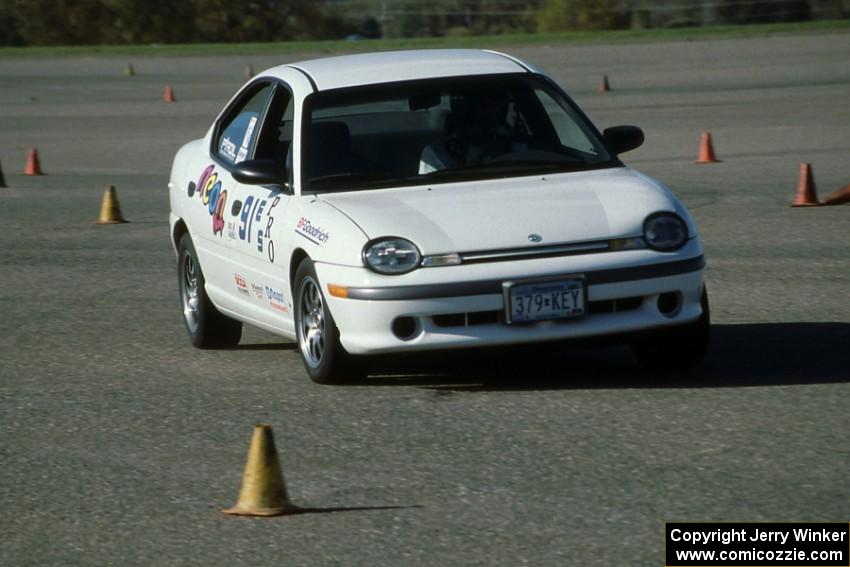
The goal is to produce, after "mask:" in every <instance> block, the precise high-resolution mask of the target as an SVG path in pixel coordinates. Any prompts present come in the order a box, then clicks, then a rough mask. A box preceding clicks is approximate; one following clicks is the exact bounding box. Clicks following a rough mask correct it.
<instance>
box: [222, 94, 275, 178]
mask: <svg viewBox="0 0 850 567" xmlns="http://www.w3.org/2000/svg"><path fill="white" fill-rule="evenodd" d="M271 92H272V86H271V85H263V86H261V87H260V88H259V89H257V90H255V91H253V92H249V93H247V94H246V95H245V97H244V98H243V100H242V101H240V103H239V104H237V105H236V106H235V107H234V109H233V111H231V113H230V114H229V115H228V116H227V117H225V119H224V120H223V122H222V125H221V128H220V130H219V132H220V134H219V137H218V140H217V141H216V144H215V146H214V147H215V152H216V155H217V156H218V157H219V159H221V160H223V161H225V162H226V163H231V164H235V163H239V162H240V161H244V160H245V159H246V158H247V157H248V155H249V154H250V153H251V150H252V149H253V146H254V144H255V142H256V140H257V138H258V136H259V130H260V129H259V124H258V123H259V121H260V118H261V117H262V115H263V111H264V110H265V109H266V104H267V102H268V99H269V96H270V95H271Z"/></svg>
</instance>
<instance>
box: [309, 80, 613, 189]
mask: <svg viewBox="0 0 850 567" xmlns="http://www.w3.org/2000/svg"><path fill="white" fill-rule="evenodd" d="M303 137H304V144H303V145H302V148H304V151H303V162H302V165H303V167H302V171H303V172H304V174H303V180H304V182H305V183H304V188H305V189H306V190H308V191H310V190H311V191H316V190H318V191H321V190H328V191H341V190H349V189H362V188H379V187H389V186H398V185H411V184H422V183H429V184H430V183H440V182H449V181H459V180H465V179H490V178H500V177H511V176H519V175H533V174H539V173H552V172H561V171H580V170H586V169H596V168H600V167H610V166H613V165H617V164H618V163H619V162H617V160H616V158H614V157H613V156H611V155H610V154H609V153H608V151H607V150H606V149H605V147H604V146H603V144H602V143H601V141H600V140H599V136H598V134H596V133H595V130H594V129H593V127H592V126H590V124H589V123H588V122H587V119H586V118H584V117H583V115H582V114H581V113H580V112H579V111H578V110H577V109H576V107H575V105H574V104H573V103H572V102H571V101H569V100H568V99H567V98H566V97H565V95H563V94H562V92H561V91H560V90H559V89H557V88H556V87H554V86H553V85H552V84H551V83H550V82H549V81H547V80H545V79H543V78H540V77H538V76H534V75H529V74H515V75H514V74H511V75H498V76H483V77H461V78H451V79H439V80H427V81H412V82H402V83H388V84H385V85H377V86H366V87H356V88H346V89H339V90H334V91H327V92H320V93H316V94H314V95H311V96H310V97H309V98H308V99H307V103H306V105H305V120H304V131H303Z"/></svg>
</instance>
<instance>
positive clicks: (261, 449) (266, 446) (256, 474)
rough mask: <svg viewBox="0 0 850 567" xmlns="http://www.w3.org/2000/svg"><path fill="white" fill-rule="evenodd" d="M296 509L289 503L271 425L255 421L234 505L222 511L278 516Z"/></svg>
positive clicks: (296, 509)
mask: <svg viewBox="0 0 850 567" xmlns="http://www.w3.org/2000/svg"><path fill="white" fill-rule="evenodd" d="M297 511H298V508H297V507H296V506H293V505H292V504H291V503H290V502H289V497H288V496H287V494H286V485H285V484H284V482H283V473H282V472H281V468H280V461H279V460H278V457H277V449H275V446H274V435H273V434H272V428H271V426H270V425H263V424H257V425H255V426H254V434H253V436H252V437H251V447H250V448H249V449H248V461H247V462H246V463H245V472H244V474H243V475H242V487H241V488H240V490H239V500H238V501H237V502H236V506H234V507H233V508H228V509H227V510H223V512H224V513H225V514H232V515H237V516H281V515H283V514H292V513H295V512H297Z"/></svg>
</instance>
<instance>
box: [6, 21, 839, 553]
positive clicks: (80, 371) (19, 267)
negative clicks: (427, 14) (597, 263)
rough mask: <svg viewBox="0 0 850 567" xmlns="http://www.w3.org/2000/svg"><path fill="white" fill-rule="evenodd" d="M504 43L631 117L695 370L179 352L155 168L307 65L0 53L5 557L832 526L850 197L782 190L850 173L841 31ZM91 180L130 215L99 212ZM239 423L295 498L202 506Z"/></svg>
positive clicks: (220, 482) (233, 491)
mask: <svg viewBox="0 0 850 567" xmlns="http://www.w3.org/2000/svg"><path fill="white" fill-rule="evenodd" d="M482 47H495V48H498V47H499V46H498V45H492V46H491V45H483V46H482ZM509 51H510V52H511V53H512V54H514V55H517V56H519V57H522V58H525V59H526V60H528V61H529V62H531V63H532V64H535V65H537V66H539V67H540V68H542V69H543V70H545V71H547V72H549V73H551V74H552V75H553V76H554V77H555V78H556V80H558V81H559V82H560V83H561V84H562V85H563V86H564V87H565V88H566V89H567V90H568V91H569V92H570V93H571V94H572V95H573V96H574V98H575V99H576V100H577V102H578V103H579V104H580V105H581V106H582V107H583V108H584V109H585V110H586V111H587V113H588V114H589V115H590V117H591V118H592V119H593V120H594V122H595V123H596V124H597V125H598V126H599V127H600V128H604V127H608V126H613V125H616V124H637V125H640V126H641V127H643V128H644V130H645V132H646V135H647V141H646V143H645V145H644V146H642V147H641V148H639V149H637V150H635V151H633V152H631V153H629V154H625V155H624V156H623V158H624V160H625V161H626V162H627V163H628V164H629V165H632V166H634V167H636V168H637V169H639V170H641V171H643V172H645V173H647V174H649V175H652V176H653V177H656V178H658V179H660V180H662V181H664V182H665V183H667V184H668V185H669V186H670V187H671V189H673V190H674V191H675V192H676V193H677V194H678V195H679V196H680V197H681V198H682V199H683V201H684V202H685V203H686V204H687V206H688V207H689V208H690V210H691V212H692V214H693V216H694V217H695V219H696V222H697V224H698V226H699V228H700V230H701V233H702V237H703V240H704V243H705V247H706V257H707V260H708V269H707V282H708V286H709V291H710V294H711V301H712V316H713V328H712V339H713V345H712V349H711V352H710V354H709V357H708V359H707V360H706V362H705V364H704V366H703V367H702V368H700V369H698V370H696V371H694V372H691V373H688V374H685V375H678V376H672V377H666V378H661V377H659V376H655V375H653V374H651V373H646V372H643V371H641V370H640V369H639V368H638V366H637V364H636V363H635V362H634V360H633V359H632V358H631V356H630V354H629V352H628V351H627V350H626V349H624V348H621V347H612V348H586V347H583V346H576V347H564V346H563V345H558V346H551V345H549V346H546V345H544V346H542V347H541V348H539V349H532V350H530V351H529V350H523V351H515V350H508V351H501V352H496V353H494V352H479V353H470V354H468V355H467V356H465V357H463V359H461V360H450V361H449V362H443V363H442V364H433V360H432V359H427V358H426V359H424V360H423V359H421V358H419V359H400V360H397V361H395V363H394V364H391V365H389V366H387V367H385V368H381V369H379V370H380V374H378V375H373V376H371V377H370V378H369V379H368V380H367V381H365V382H364V383H362V384H357V385H352V386H337V387H333V386H318V385H315V384H312V383H311V382H310V381H309V380H308V379H307V377H306V375H305V373H304V371H303V368H302V366H301V362H300V360H299V358H298V356H297V352H296V351H295V350H294V345H293V344H292V343H288V342H286V341H284V340H282V339H279V338H277V337H275V336H273V335H270V334H267V333H264V332H262V331H258V330H250V329H249V330H247V331H246V333H245V335H244V338H243V340H242V343H241V344H240V345H239V346H238V347H237V348H234V349H231V350H222V351H200V350H195V349H193V348H192V347H191V345H190V343H189V340H188V337H187V335H186V331H185V329H184V328H183V322H182V318H181V313H180V309H179V302H178V296H177V280H176V265H175V263H176V262H175V256H174V253H173V251H172V250H171V246H170V243H169V240H168V223H167V215H168V200H167V193H166V187H165V185H166V183H167V180H168V174H169V169H170V165H171V159H172V157H173V155H174V153H175V151H176V150H177V149H178V148H179V147H180V145H181V144H182V143H184V142H185V141H188V140H190V139H193V138H197V137H200V136H202V135H203V134H204V132H205V131H206V129H207V128H208V127H209V124H210V123H211V121H212V120H213V118H214V117H215V115H216V113H217V112H218V111H219V109H220V108H221V107H222V106H223V105H224V104H225V103H226V102H227V100H228V99H229V98H230V96H232V94H233V93H234V92H235V91H236V89H237V88H238V87H239V86H240V85H241V84H242V83H243V82H244V81H245V76H244V68H245V65H247V64H251V65H253V67H254V68H255V69H258V70H259V69H263V68H265V67H269V66H272V65H276V64H280V63H283V62H288V61H293V60H297V59H301V58H306V57H312V56H315V54H313V55H310V54H305V55H304V56H303V57H302V56H292V55H285V56H282V57H275V56H256V57H247V56H246V57H215V58H213V57H209V58H206V57H149V58H133V59H127V58H117V57H101V56H91V57H80V58H76V57H75V58H55V59H40V58H29V57H28V58H21V59H11V58H0V134H2V136H0V165H2V170H3V173H4V174H5V179H6V183H7V185H8V187H7V188H0V205H2V206H0V268H2V269H0V321H2V327H0V509H2V514H0V534H2V537H0V564H2V565H16V566H17V565H109V564H121V565H243V564H244V565H317V566H319V565H322V566H323V565H340V566H348V565H369V566H377V565H387V566H399V565H405V566H406V565H415V566H425V565H427V566H454V565H481V566H495V565H506V566H516V565H662V564H663V559H662V551H663V540H662V536H663V526H664V522H666V521H781V522H786V521H838V522H847V521H850V475H848V474H847V471H848V470H850V443H848V430H850V418H848V411H847V407H848V402H849V401H850V247H848V238H847V235H848V229H849V228H850V207H848V206H841V207H823V208H806V209H792V208H789V207H788V204H789V203H790V202H791V200H792V199H793V198H794V194H795V191H796V186H797V176H798V173H799V168H800V164H801V163H802V162H809V163H811V164H812V168H813V171H814V175H815V181H816V184H817V188H818V191H819V192H820V193H821V195H825V194H827V193H829V192H831V191H832V190H834V189H837V188H838V187H840V186H843V185H846V184H847V183H850V165H848V164H850V159H848V158H850V104H848V103H847V100H848V95H850V63H848V61H850V34H848V33H846V32H843V33H823V34H812V35H795V34H781V35H774V36H769V37H761V38H740V39H723V40H717V39H715V40H712V39H708V40H699V41H665V42H657V43H652V42H650V43H644V42H640V43H616V44H601V43H600V44H597V43H593V44H576V45H552V46H545V45H544V46H534V47H515V48H511V49H510V50H509ZM128 63H132V64H133V66H134V69H135V72H136V74H135V76H127V75H126V74H125V69H126V66H127V64H128ZM603 75H607V76H608V77H609V80H610V86H611V89H612V90H611V91H610V92H608V93H600V92H598V86H599V85H600V84H601V81H602V77H603ZM166 84H171V85H172V86H173V88H174V93H175V96H176V98H177V102H175V103H167V102H164V101H163V100H162V93H163V89H164V87H165V85H166ZM703 131H710V132H711V134H712V136H713V141H714V149H715V152H716V154H717V157H718V158H719V159H720V160H722V161H721V162H720V163H716V164H711V165H697V164H695V163H694V160H696V157H697V152H698V147H699V146H698V145H699V139H700V135H701V133H702V132H703ZM31 146H32V147H37V148H38V151H39V154H40V158H41V166H42V168H43V170H44V172H45V173H46V175H44V176H34V177H31V176H23V175H21V172H22V171H23V168H24V163H25V160H26V155H27V150H28V148H29V147H31ZM106 185H114V186H116V188H117V194H118V198H119V201H120V205H121V208H122V211H123V213H124V216H125V217H126V218H127V219H128V220H129V221H131V222H130V223H128V224H122V225H112V226H100V225H96V224H94V223H93V221H94V220H95V219H96V218H97V216H98V212H99V208H100V202H101V197H102V194H103V190H104V187H105V186H106ZM259 422H263V423H268V424H271V425H272V426H273V428H274V431H275V436H276V440H277V445H278V449H279V453H280V456H281V461H282V464H283V470H284V476H285V478H286V482H287V486H288V489H289V494H290V496H291V498H292V500H293V502H294V503H295V504H297V505H300V506H302V507H305V508H308V509H309V510H308V513H304V514H300V515H295V516H288V517H279V518H268V519H253V518H236V517H229V516H224V515H222V514H221V513H220V511H221V509H223V508H227V507H229V506H231V505H233V504H234V503H235V501H236V498H237V495H238V490H239V484H240V479H241V475H242V469H243V465H244V462H245V457H246V453H247V450H248V443H249V440H250V435H251V429H252V426H253V425H254V424H255V423H259Z"/></svg>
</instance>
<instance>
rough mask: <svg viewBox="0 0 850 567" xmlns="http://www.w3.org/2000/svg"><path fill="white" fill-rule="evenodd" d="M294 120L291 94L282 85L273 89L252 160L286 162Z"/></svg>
mask: <svg viewBox="0 0 850 567" xmlns="http://www.w3.org/2000/svg"><path fill="white" fill-rule="evenodd" d="M294 118H295V111H294V108H293V105H292V93H290V92H289V89H287V88H286V87H284V86H283V85H279V86H278V87H277V88H276V89H275V92H274V96H273V97H272V102H271V104H270V105H269V110H268V112H267V113H266V118H265V124H264V125H263V129H262V131H261V132H260V135H259V140H258V141H257V147H256V150H255V151H254V159H273V160H279V161H282V162H285V161H286V156H287V153H288V152H289V150H290V147H291V146H292V134H293V127H292V124H293V120H294Z"/></svg>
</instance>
